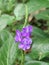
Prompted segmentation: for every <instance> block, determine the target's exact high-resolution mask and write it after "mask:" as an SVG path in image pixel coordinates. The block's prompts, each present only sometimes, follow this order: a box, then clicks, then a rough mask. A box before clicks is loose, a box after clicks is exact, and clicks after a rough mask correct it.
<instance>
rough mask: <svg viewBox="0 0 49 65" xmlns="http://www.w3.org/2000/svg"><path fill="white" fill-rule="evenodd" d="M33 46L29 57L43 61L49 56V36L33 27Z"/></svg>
mask: <svg viewBox="0 0 49 65" xmlns="http://www.w3.org/2000/svg"><path fill="white" fill-rule="evenodd" d="M32 34H33V38H32V40H33V44H32V51H31V53H30V54H29V56H30V57H31V58H32V59H38V60H41V59H42V58H44V57H47V56H48V55H49V35H48V34H46V33H44V32H43V31H42V30H40V29H39V28H36V27H33V33H32Z"/></svg>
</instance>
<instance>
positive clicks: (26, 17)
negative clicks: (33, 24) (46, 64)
mask: <svg viewBox="0 0 49 65" xmlns="http://www.w3.org/2000/svg"><path fill="white" fill-rule="evenodd" d="M25 9H26V14H25V23H24V25H23V28H24V27H25V26H26V24H27V19H28V8H27V5H25Z"/></svg>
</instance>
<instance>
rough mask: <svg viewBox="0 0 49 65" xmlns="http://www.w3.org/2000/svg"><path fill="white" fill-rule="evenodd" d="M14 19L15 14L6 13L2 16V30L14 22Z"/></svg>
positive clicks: (0, 21)
mask: <svg viewBox="0 0 49 65" xmlns="http://www.w3.org/2000/svg"><path fill="white" fill-rule="evenodd" d="M14 21H15V17H14V16H10V15H6V14H4V15H2V16H0V31H1V30H2V29H4V28H5V27H6V26H7V25H10V24H12V23H13V22H14Z"/></svg>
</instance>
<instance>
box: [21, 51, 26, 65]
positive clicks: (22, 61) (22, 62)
mask: <svg viewBox="0 0 49 65" xmlns="http://www.w3.org/2000/svg"><path fill="white" fill-rule="evenodd" d="M21 52H22V57H21V58H22V59H21V65H24V60H25V54H24V52H23V50H21Z"/></svg>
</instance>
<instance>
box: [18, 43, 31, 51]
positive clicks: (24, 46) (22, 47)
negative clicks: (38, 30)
mask: <svg viewBox="0 0 49 65" xmlns="http://www.w3.org/2000/svg"><path fill="white" fill-rule="evenodd" d="M18 47H19V49H23V50H27V49H30V45H29V44H22V43H20V44H19V46H18Z"/></svg>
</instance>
